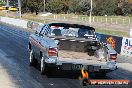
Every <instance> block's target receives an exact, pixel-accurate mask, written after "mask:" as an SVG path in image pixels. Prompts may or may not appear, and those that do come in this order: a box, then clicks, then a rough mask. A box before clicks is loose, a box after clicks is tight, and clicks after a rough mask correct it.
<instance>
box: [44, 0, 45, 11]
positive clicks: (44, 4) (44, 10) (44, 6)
mask: <svg viewBox="0 0 132 88" xmlns="http://www.w3.org/2000/svg"><path fill="white" fill-rule="evenodd" d="M44 13H45V0H44Z"/></svg>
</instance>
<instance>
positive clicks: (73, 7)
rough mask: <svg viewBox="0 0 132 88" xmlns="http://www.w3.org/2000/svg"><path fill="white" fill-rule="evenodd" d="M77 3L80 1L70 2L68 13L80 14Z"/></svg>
mask: <svg viewBox="0 0 132 88" xmlns="http://www.w3.org/2000/svg"><path fill="white" fill-rule="evenodd" d="M79 2H80V0H70V3H69V12H71V13H76V12H80V6H79Z"/></svg>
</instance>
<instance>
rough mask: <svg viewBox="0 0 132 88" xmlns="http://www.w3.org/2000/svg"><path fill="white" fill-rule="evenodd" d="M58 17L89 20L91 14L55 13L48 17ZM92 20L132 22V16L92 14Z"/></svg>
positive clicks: (113, 22) (116, 22)
mask: <svg viewBox="0 0 132 88" xmlns="http://www.w3.org/2000/svg"><path fill="white" fill-rule="evenodd" d="M54 15H56V16H57V19H64V18H65V19H67V20H78V21H89V16H87V15H75V14H53V15H50V16H48V17H47V18H54ZM92 21H94V22H102V23H106V22H107V23H112V24H132V17H128V16H92Z"/></svg>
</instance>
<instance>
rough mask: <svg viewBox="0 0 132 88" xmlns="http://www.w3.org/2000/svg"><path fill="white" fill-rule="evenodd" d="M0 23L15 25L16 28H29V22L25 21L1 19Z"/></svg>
mask: <svg viewBox="0 0 132 88" xmlns="http://www.w3.org/2000/svg"><path fill="white" fill-rule="evenodd" d="M0 21H1V22H4V23H7V24H11V25H14V26H18V27H22V28H27V22H28V21H25V20H21V19H14V18H9V17H0Z"/></svg>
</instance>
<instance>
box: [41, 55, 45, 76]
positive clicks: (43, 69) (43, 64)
mask: <svg viewBox="0 0 132 88" xmlns="http://www.w3.org/2000/svg"><path fill="white" fill-rule="evenodd" d="M45 67H46V65H45V62H44V57H42V58H41V62H40V71H41V75H43V74H45V72H46V70H45V69H46V68H45Z"/></svg>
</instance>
